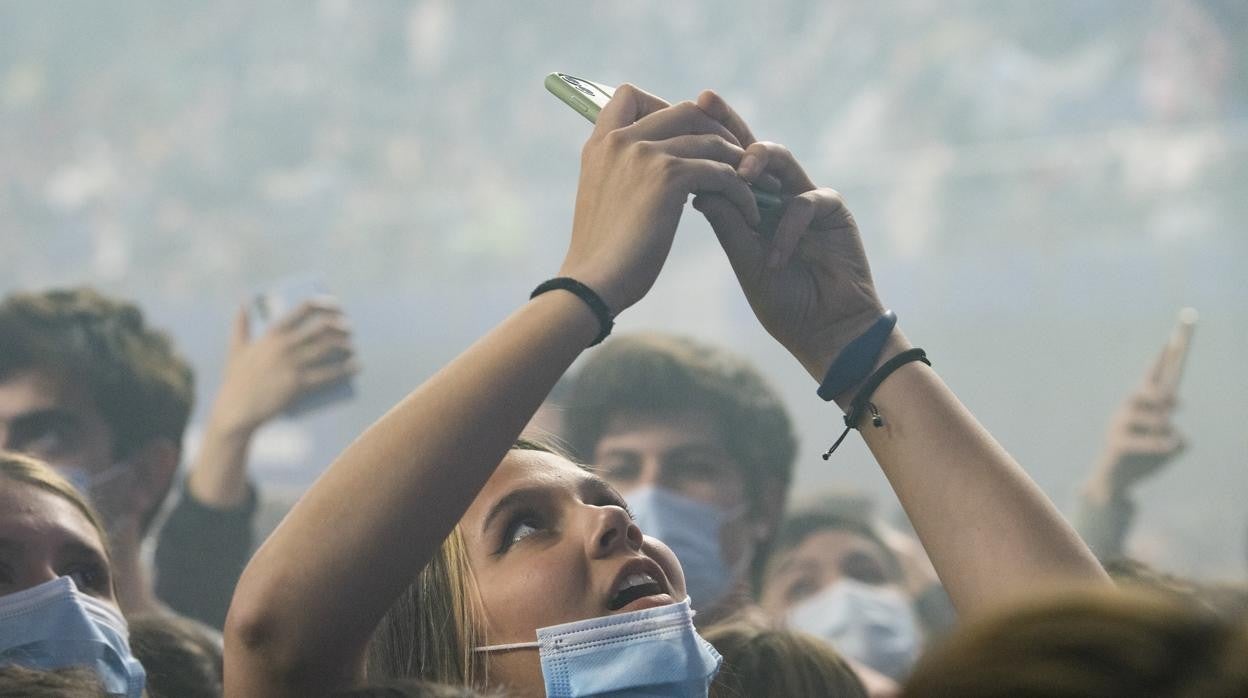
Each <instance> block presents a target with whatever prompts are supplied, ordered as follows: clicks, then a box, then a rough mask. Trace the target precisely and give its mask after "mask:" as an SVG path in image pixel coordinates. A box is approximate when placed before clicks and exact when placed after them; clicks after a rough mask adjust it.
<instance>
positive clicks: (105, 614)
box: [0, 577, 146, 698]
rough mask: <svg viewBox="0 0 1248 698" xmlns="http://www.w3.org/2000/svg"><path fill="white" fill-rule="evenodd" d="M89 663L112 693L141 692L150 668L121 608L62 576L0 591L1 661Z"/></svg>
mask: <svg viewBox="0 0 1248 698" xmlns="http://www.w3.org/2000/svg"><path fill="white" fill-rule="evenodd" d="M5 664H16V665H19V666H25V667H30V668H32V669H59V668H62V667H69V666H80V667H86V668H87V669H89V670H91V671H93V672H94V673H95V675H96V676H97V677H98V678H99V679H100V683H101V685H102V686H103V688H104V691H105V692H106V693H109V694H115V695H124V696H127V697H128V698H139V697H140V696H141V695H142V694H143V685H144V683H145V681H146V674H145V673H144V672H143V665H142V664H140V663H139V660H137V659H135V658H134V657H133V656H132V655H131V654H130V641H129V630H128V628H127V626H126V621H125V619H124V618H122V616H121V613H119V612H118V611H117V609H115V608H113V607H112V606H109V605H108V604H106V603H104V602H103V601H100V600H99V599H97V598H95V597H93V596H89V595H87V594H83V593H82V592H80V591H78V588H77V587H76V586H74V581H73V580H72V579H70V578H69V577H58V578H56V579H53V580H51V581H48V582H44V583H43V584H39V585H37V586H33V587H31V588H29V589H24V590H22V591H19V592H15V593H12V594H8V595H6V596H0V666H3V665H5Z"/></svg>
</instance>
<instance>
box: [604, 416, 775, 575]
mask: <svg viewBox="0 0 1248 698" xmlns="http://www.w3.org/2000/svg"><path fill="white" fill-rule="evenodd" d="M594 463H595V464H596V465H598V466H599V467H600V468H601V471H600V474H601V475H602V477H603V478H605V479H606V480H607V482H609V483H611V484H612V485H613V486H614V487H615V488H616V489H617V490H619V491H620V492H621V493H622V494H623V495H624V496H625V497H628V495H629V493H630V492H631V491H633V490H635V489H637V488H639V487H643V486H646V485H652V486H657V487H661V488H664V489H667V490H669V491H672V492H675V493H677V494H680V495H683V496H685V497H688V498H689V499H692V500H695V501H698V502H701V503H703V504H709V505H711V506H713V507H715V508H717V509H719V510H720V511H722V512H725V513H728V514H731V513H733V512H737V511H741V510H742V509H744V508H746V504H747V503H748V501H749V500H748V498H747V496H746V479H745V476H744V474H743V472H742V466H741V464H740V463H739V462H738V461H737V460H736V459H735V458H734V457H733V456H732V455H731V454H730V453H729V452H728V450H727V448H725V446H724V438H723V437H722V435H721V434H720V429H719V426H718V425H717V424H716V423H715V421H714V420H713V419H712V418H711V417H710V415H708V414H706V413H704V412H699V411H696V410H680V411H666V412H641V411H632V410H629V411H622V412H617V413H616V414H614V415H612V416H611V418H610V419H608V421H607V426H606V429H605V430H604V431H603V436H602V438H601V439H599V440H598V444H597V445H596V447H595V448H594ZM752 530H757V527H756V526H754V525H752V523H751V522H750V521H749V520H748V517H733V520H731V521H730V522H729V523H728V524H727V525H725V526H724V528H723V530H721V532H720V551H721V555H722V557H723V560H724V562H725V563H727V564H729V565H732V564H733V563H735V562H736V561H737V560H738V559H739V558H740V556H741V555H742V554H745V553H746V552H747V550H748V548H749V544H750V543H751V542H752V541H751V538H752V537H753V536H752V534H751V531H752Z"/></svg>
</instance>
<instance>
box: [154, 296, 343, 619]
mask: <svg viewBox="0 0 1248 698" xmlns="http://www.w3.org/2000/svg"><path fill="white" fill-rule="evenodd" d="M356 368H357V367H356V364H355V359H354V349H353V347H352V344H351V333H350V331H349V329H348V327H347V325H346V320H345V318H344V316H343V313H342V310H341V309H340V308H339V307H338V305H337V304H336V303H335V302H334V301H333V299H332V298H329V297H324V298H317V299H314V300H311V301H308V302H306V303H304V304H303V305H302V306H300V307H298V308H296V309H295V310H294V311H292V312H291V313H290V314H289V315H288V316H287V317H285V318H283V319H281V320H279V321H278V322H277V323H276V324H275V325H274V326H273V327H272V328H270V329H269V330H268V331H266V332H265V333H264V334H263V335H261V336H259V337H251V336H250V335H249V328H248V322H247V315H246V312H245V311H243V310H241V309H240V310H239V311H238V314H237V315H236V316H235V318H234V322H233V327H232V331H231V336H230V348H229V353H228V355H227V359H226V366H225V372H224V376H223V379H222V383H221V388H220V390H219V391H218V394H217V398H216V401H215V402H214V403H213V405H212V411H211V413H210V416H209V418H208V423H207V426H206V428H205V429H204V438H203V442H202V444H201V445H200V448H199V454H198V455H197V456H196V458H195V461H194V464H193V465H192V466H191V468H190V471H189V473H188V475H187V478H186V484H185V491H184V492H183V495H182V498H181V499H180V500H179V502H178V505H177V507H176V508H175V509H174V510H173V513H172V514H170V516H169V519H168V520H167V521H166V523H165V525H164V526H163V527H162V528H161V531H160V536H159V538H158V540H157V545H156V565H157V568H158V569H159V571H160V574H159V575H157V578H156V591H157V593H158V594H159V596H160V598H161V599H162V600H163V601H165V602H166V603H168V604H169V605H170V606H171V607H173V608H174V609H177V611H178V612H180V613H183V614H186V615H189V616H191V617H193V618H196V619H198V620H200V621H203V622H205V623H208V624H209V625H211V626H213V627H215V628H221V627H223V626H224V624H225V615H226V611H227V610H228V609H229V607H230V599H231V598H232V597H233V594H234V585H235V584H236V583H237V582H238V577H239V575H241V574H242V571H243V567H244V566H246V564H247V560H248V559H249V558H250V557H251V553H252V547H253V545H252V544H253V540H254V534H253V530H252V526H253V524H254V518H255V513H256V504H257V502H256V500H257V495H256V492H255V490H254V488H252V487H251V485H250V484H249V480H248V477H247V462H248V460H247V457H248V450H249V447H250V445H251V440H252V437H253V436H254V435H255V433H256V430H257V429H259V428H260V426H261V425H263V424H264V423H265V422H268V421H269V420H271V419H273V418H274V417H276V416H277V415H278V414H279V413H281V412H282V411H283V410H286V409H289V408H290V407H291V406H292V405H294V404H295V403H296V402H298V401H299V400H300V399H301V398H303V397H304V396H306V395H309V394H311V393H313V392H315V391H317V390H321V389H324V388H326V387H328V386H332V385H334V384H335V383H337V382H339V381H342V380H346V379H347V378H348V377H349V376H351V375H352V374H353V373H355V371H356Z"/></svg>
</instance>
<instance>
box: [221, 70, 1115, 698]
mask: <svg viewBox="0 0 1248 698" xmlns="http://www.w3.org/2000/svg"><path fill="white" fill-rule="evenodd" d="M743 144H748V145H747V147H746V148H744V149H743V148H742V147H741V145H743ZM764 174H766V175H767V176H769V177H774V178H776V179H777V181H778V182H779V184H780V186H781V187H782V192H783V194H784V195H785V197H786V199H787V203H786V204H785V206H784V211H783V213H782V214H781V215H780V216H779V218H778V222H777V223H775V226H774V227H771V226H770V225H769V224H768V227H766V228H761V231H762V232H761V233H760V226H763V225H764V223H763V219H762V217H761V215H760V213H759V211H758V208H757V204H756V203H755V199H754V196H753V194H752V193H751V191H750V189H749V187H748V186H747V185H746V181H755V180H757V179H759V178H760V177H761V176H762V175H764ZM694 192H697V198H695V199H694V203H695V206H696V207H697V208H698V210H700V211H702V212H703V213H704V215H706V216H707V218H708V219H709V220H710V222H711V224H712V226H713V227H714V228H715V230H716V233H717V235H718V236H719V237H720V240H721V242H722V244H723V247H724V248H725V251H726V253H727V255H728V258H729V260H730V262H731V263H732V265H733V268H734V269H735V270H736V271H737V276H738V279H739V280H740V282H741V285H742V288H743V290H744V291H745V292H746V295H747V297H748V299H749V301H750V304H751V306H752V307H753V308H754V310H755V313H756V315H757V316H758V318H759V320H760V321H761V323H762V324H763V326H764V327H765V328H767V329H768V330H769V331H770V332H771V333H772V335H773V336H775V337H776V338H777V339H778V340H780V342H781V343H782V344H783V345H784V346H785V348H786V349H787V350H788V351H789V353H790V354H792V355H793V357H794V358H795V359H797V360H798V361H799V363H801V364H802V365H803V366H804V367H806V368H807V370H808V372H809V373H810V374H811V375H812V377H814V379H815V380H816V381H822V380H823V378H824V376H825V375H826V374H827V373H828V369H829V368H830V367H831V366H832V364H833V359H834V357H836V356H838V354H840V352H841V351H842V350H844V349H845V348H846V347H848V346H849V345H850V344H851V343H853V342H854V341H855V339H856V338H857V337H860V336H862V335H863V333H864V331H865V330H866V329H867V328H868V327H872V326H875V324H876V323H877V322H878V321H879V319H880V317H881V315H882V314H883V307H882V305H881V303H880V301H879V299H878V297H877V296H876V294H875V290H874V284H873V282H872V280H871V276H870V271H869V267H868V265H867V261H866V255H865V252H864V251H863V249H862V243H861V240H860V238H859V235H858V231H857V227H856V225H855V224H854V222H853V218H852V216H850V215H849V212H848V210H847V209H846V208H845V206H844V204H843V203H842V202H841V200H840V198H839V196H838V195H836V194H835V192H832V191H831V190H828V189H821V188H817V187H815V186H814V184H813V183H811V182H810V181H809V179H807V178H806V175H805V173H804V172H803V171H802V169H801V167H800V165H798V163H797V162H796V160H794V159H793V158H792V156H791V155H790V154H788V152H787V151H785V150H783V149H782V148H780V147H779V146H775V145H774V144H766V143H754V142H753V138H752V137H750V136H749V132H748V129H747V128H746V127H745V126H744V124H743V123H742V122H741V121H740V118H739V117H738V116H737V115H736V114H735V112H733V111H732V110H731V109H730V108H729V107H728V106H727V105H726V104H725V103H724V102H723V100H721V99H720V98H719V97H718V96H717V95H715V94H714V93H711V92H704V93H703V94H702V95H700V96H699V98H698V102H696V103H694V102H683V103H681V104H677V105H674V106H672V105H668V104H666V103H665V102H663V101H662V100H659V99H657V98H655V97H653V96H651V95H648V94H646V93H644V92H642V91H640V90H638V89H636V88H634V87H632V86H630V85H623V86H621V87H620V88H619V89H617V90H616V92H615V95H614V97H613V98H612V99H611V101H610V103H608V104H607V105H606V106H605V107H604V108H603V110H602V112H601V113H600V114H599V116H598V120H597V123H596V125H595V127H594V131H593V134H592V135H591V136H590V138H589V140H588V141H587V143H586V145H585V148H584V150H583V153H582V158H581V177H580V184H579V186H578V190H577V202H576V211H575V214H574V216H573V222H572V235H571V241H570V243H569V245H568V248H567V253H566V256H565V257H564V259H563V263H562V265H561V266H560V268H559V272H558V275H557V276H556V277H555V278H554V279H551V280H549V281H547V282H544V283H542V284H540V285H539V286H538V287H537V289H536V290H535V292H534V293H533V294H532V295H531V297H530V299H529V300H528V301H526V302H523V303H521V304H520V307H518V308H517V309H516V310H515V311H514V312H513V313H512V314H511V315H510V316H509V317H508V318H506V319H505V320H503V321H502V322H501V323H500V324H499V325H498V326H497V327H496V328H494V329H493V330H492V331H490V332H489V333H488V334H487V335H485V336H484V337H482V338H481V339H480V340H479V341H477V342H476V343H474V344H473V345H472V346H471V347H469V348H467V349H466V350H465V351H464V352H463V353H461V354H460V355H459V356H457V357H456V358H455V359H453V360H452V361H451V362H450V363H448V364H447V365H446V366H444V367H442V368H441V369H440V370H439V371H438V372H437V373H436V374H434V375H433V376H431V377H430V378H429V379H428V380H427V381H425V382H424V383H423V384H422V385H420V386H419V387H417V388H415V389H414V390H413V391H412V392H411V393H410V394H409V395H407V396H406V397H405V398H404V399H403V400H402V401H400V402H399V403H398V404H397V405H395V406H394V407H393V408H391V409H390V410H389V411H387V412H386V413H385V414H384V415H383V416H382V417H381V418H380V419H378V420H377V422H375V423H374V424H373V425H372V426H371V427H369V428H368V430H366V431H365V432H364V433H363V434H362V435H361V436H360V437H359V438H357V439H356V440H355V441H354V442H353V443H352V444H351V445H350V446H348V447H347V449H346V450H345V451H344V452H343V453H342V454H341V455H340V456H339V457H338V458H337V459H336V460H335V461H334V462H333V463H332V464H331V465H330V466H329V468H328V469H327V470H326V471H325V472H324V473H323V474H322V475H321V477H320V478H318V479H317V481H316V482H315V483H314V484H313V485H312V487H311V488H310V489H309V490H308V492H307V493H306V494H305V495H304V496H303V498H301V499H300V500H299V502H298V503H297V504H296V505H295V507H294V508H293V509H292V510H291V512H290V514H289V515H288V516H287V517H286V519H285V520H284V521H283V522H282V525H281V526H279V527H278V528H277V530H276V531H274V532H273V535H272V536H270V538H269V539H268V540H267V541H265V543H264V545H262V546H261V547H260V549H259V550H258V551H257V553H256V555H255V556H254V557H253V558H252V560H251V562H250V563H248V565H247V569H246V570H245V571H244V573H243V576H242V579H241V580H240V581H239V586H238V590H237V591H236V592H235V596H234V601H233V603H232V604H231V606H230V613H229V617H228V619H227V622H226V643H225V647H226V671H225V676H226V694H227V695H229V696H253V695H264V696H287V695H290V696H293V695H306V694H309V693H328V692H331V691H333V690H341V689H343V688H347V687H350V686H354V685H357V684H359V683H360V682H361V680H362V679H363V678H364V677H365V675H366V673H367V676H368V677H369V678H370V679H390V678H419V679H424V680H431V681H435V682H439V683H452V684H459V685H466V686H470V687H472V688H478V689H480V688H485V689H492V688H500V689H502V690H504V691H506V692H507V694H508V695H516V696H541V695H546V696H548V697H549V698H560V697H561V696H585V695H602V694H607V695H664V696H696V697H702V698H704V697H705V696H706V694H707V691H708V687H709V685H710V682H711V681H712V679H713V677H714V675H715V673H716V671H717V670H718V667H719V664H720V661H721V660H720V657H719V655H718V653H717V652H716V651H715V650H714V648H713V647H711V646H710V645H709V643H707V642H706V640H705V639H704V638H703V637H702V636H701V635H699V633H698V629H697V628H695V627H694V625H693V612H692V609H691V608H690V606H689V598H688V593H687V591H686V587H685V581H684V575H683V573H682V571H681V564H680V562H679V561H678V560H677V559H676V557H675V555H673V554H672V552H671V550H670V549H669V548H668V547H667V546H665V545H664V544H663V542H662V541H660V540H658V539H656V538H653V537H650V536H648V535H646V534H645V533H644V532H643V531H642V530H641V529H640V528H639V527H638V526H637V524H636V522H635V521H634V520H633V518H632V517H631V516H630V515H629V512H628V510H627V504H626V502H625V500H624V498H623V497H622V495H621V494H620V493H619V492H617V491H616V490H615V488H613V487H612V486H611V485H610V484H609V483H607V482H605V481H604V480H602V479H601V478H599V477H596V476H595V475H593V474H592V473H591V472H587V470H586V469H585V468H582V467H579V466H577V465H576V464H575V463H573V462H570V461H568V460H567V459H566V458H563V457H561V456H559V455H557V454H554V453H550V452H548V451H541V450H533V449H532V448H520V447H518V444H517V437H518V436H519V435H520V433H521V431H522V429H523V428H524V427H525V425H526V424H527V423H528V422H529V421H530V419H531V418H532V416H533V414H534V413H535V412H536V411H537V409H538V407H539V406H540V404H541V403H542V401H543V400H544V399H545V398H546V396H547V395H548V394H549V392H550V390H551V388H552V387H553V386H554V385H555V383H556V381H558V380H559V378H560V376H562V375H563V374H564V372H566V371H567V369H568V368H569V367H570V366H571V364H572V362H573V361H574V360H575V359H576V358H577V357H578V356H580V355H581V353H582V352H583V351H585V350H586V348H588V347H590V346H592V345H594V344H597V343H598V342H599V341H601V340H602V339H603V338H604V337H605V336H606V335H607V334H609V332H610V329H611V327H612V324H613V318H614V317H615V316H616V315H618V314H619V313H621V312H624V311H626V310H627V309H628V308H629V307H630V306H632V305H633V304H634V303H637V302H638V301H639V300H641V299H642V297H644V296H645V295H646V294H647V293H648V292H649V290H650V289H651V287H652V286H653V285H654V282H655V280H656V279H657V277H658V274H659V271H660V269H661V268H662V265H663V262H664V260H665V258H666V256H667V254H668V251H669V250H670V249H671V245H672V241H673V238H674V235H675V233H676V226H677V223H678V222H679V220H680V217H681V214H682V212H683V210H684V204H685V202H686V200H687V199H688V197H689V196H690V195H691V194H692V193H694ZM769 259H771V260H773V261H771V262H768V260H769ZM884 339H885V345H884V346H883V347H881V348H880V353H879V354H878V355H877V356H874V357H872V360H871V361H869V362H868V364H870V363H871V362H872V361H874V362H875V366H874V368H872V367H871V366H870V365H868V367H867V368H868V369H869V370H872V371H873V372H875V371H878V370H879V369H880V368H882V367H884V366H889V367H890V370H892V369H896V370H893V371H892V373H891V374H889V375H888V376H887V380H882V382H880V383H879V384H878V385H876V386H874V387H875V390H874V392H873V393H872V394H871V402H872V404H873V406H874V407H875V408H876V409H877V410H878V413H879V415H882V416H881V417H880V420H879V426H878V427H875V428H871V427H869V426H868V427H865V429H864V434H863V436H864V438H865V439H866V440H867V442H868V445H869V446H870V447H871V449H872V451H873V453H874V455H875V457H876V458H877V460H878V462H879V463H880V466H881V468H882V469H883V470H884V471H885V473H886V474H887V475H888V477H889V481H890V482H891V483H892V485H893V487H894V488H895V491H896V493H897V495H898V498H899V499H900V501H901V502H902V504H903V505H904V506H905V508H906V511H907V514H908V515H909V516H910V518H911V520H912V521H913V522H914V525H915V529H916V530H917V531H918V533H919V535H920V536H921V537H922V539H923V540H924V541H925V542H926V544H927V546H928V550H929V551H930V552H931V553H932V561H933V564H934V565H935V566H936V568H937V570H938V571H939V572H940V575H941V578H942V579H944V580H945V582H946V584H947V586H948V589H949V592H950V595H951V597H952V598H953V600H954V602H955V603H956V604H957V606H958V607H959V610H960V611H961V612H963V613H964V614H966V615H970V616H976V615H980V614H984V613H986V612H987V611H988V609H990V608H993V607H996V606H997V605H999V604H1001V603H1002V602H1004V601H1006V600H1008V599H1012V598H1016V597H1017V596H1019V595H1021V594H1024V593H1027V592H1030V591H1032V590H1034V589H1036V588H1043V587H1048V586H1051V585H1108V584H1109V581H1108V579H1107V578H1106V576H1105V573H1104V570H1102V569H1101V567H1100V565H1099V564H1098V563H1097V562H1096V559H1095V558H1094V557H1093V556H1092V554H1091V553H1090V552H1088V550H1087V548H1086V546H1084V545H1083V543H1082V541H1080V540H1079V538H1078V536H1076V535H1075V534H1074V532H1073V531H1072V530H1071V529H1070V528H1069V526H1067V525H1066V523H1065V521H1064V520H1063V519H1062V517H1061V516H1060V514H1058V512H1057V510H1056V508H1055V507H1053V505H1052V503H1051V502H1049V501H1048V499H1046V498H1045V496H1044V494H1043V493H1042V492H1041V491H1040V490H1039V488H1038V487H1036V486H1035V484H1034V483H1033V482H1032V481H1031V480H1030V479H1029V478H1028V477H1027V475H1026V474H1025V473H1024V472H1023V470H1022V468H1021V467H1019V466H1018V464H1017V463H1015V462H1014V460H1013V459H1012V458H1010V456H1009V455H1008V454H1006V453H1005V451H1004V449H1002V448H1001V447H1000V446H999V445H997V443H996V442H995V441H993V439H992V438H991V436H989V435H988V433H987V432H986V431H985V430H984V429H983V427H981V426H980V425H979V423H978V422H977V421H976V420H975V419H974V417H973V416H971V415H970V413H969V412H968V411H967V410H966V409H965V408H964V407H963V406H962V405H961V403H959V402H958V401H957V399H956V398H955V397H954V396H953V394H952V392H951V391H950V390H949V388H948V387H946V386H945V384H944V382H943V381H941V379H940V378H939V377H938V376H937V375H936V373H935V372H933V371H932V370H931V369H930V367H928V366H926V365H924V364H921V363H914V362H911V363H907V364H905V365H904V366H901V367H898V366H897V364H896V363H895V362H894V363H892V364H890V363H888V362H890V361H893V360H894V359H895V357H899V356H900V357H902V358H905V357H907V356H914V354H913V353H910V354H905V352H908V351H909V350H910V347H909V345H908V343H907V341H906V339H905V337H904V336H902V335H901V334H900V333H897V332H893V331H892V329H891V327H890V332H889V334H888V336H886V337H885V338H884ZM903 354H904V355H903ZM877 379H878V376H877ZM861 385H864V386H867V385H869V383H867V382H864V383H862V384H861ZM854 387H855V386H852V385H851V386H849V388H846V389H845V394H841V393H840V392H838V393H837V394H836V395H835V397H836V399H838V400H839V403H838V404H840V405H841V406H842V407H844V408H847V409H852V410H854V411H857V408H856V407H855V406H854V405H855V401H854V396H855V395H857V394H858V392H859V391H856V390H853V388H854ZM864 389H865V388H864ZM877 416H878V415H877ZM851 421H852V420H851ZM864 426H865V425H864ZM966 501H973V502H975V503H976V506H975V507H974V509H973V511H968V507H966V506H964V503H965V502H966ZM396 604H399V605H400V606H403V608H401V609H400V610H399V611H395V608H396ZM404 605H405V606H404ZM383 620H385V621H387V622H388V623H390V626H391V627H389V628H386V629H384V630H383V631H382V632H377V631H378V626H379V624H381V623H382V622H383ZM370 645H374V646H376V645H388V647H382V648H377V649H375V648H371V647H370ZM377 653H381V654H384V655H386V656H387V661H388V666H390V667H391V668H392V670H393V675H388V676H376V675H375V674H374V673H373V672H372V668H373V664H372V659H373V657H374V656H375V655H376V654H377Z"/></svg>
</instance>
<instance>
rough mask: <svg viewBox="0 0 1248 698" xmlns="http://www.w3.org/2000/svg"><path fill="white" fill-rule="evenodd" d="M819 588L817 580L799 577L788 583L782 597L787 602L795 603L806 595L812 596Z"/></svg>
mask: <svg viewBox="0 0 1248 698" xmlns="http://www.w3.org/2000/svg"><path fill="white" fill-rule="evenodd" d="M819 589H820V585H819V583H818V582H815V581H813V580H809V579H799V580H797V581H796V582H793V584H791V585H789V588H788V590H786V591H785V592H784V598H785V600H786V601H788V602H789V603H795V602H797V601H801V600H802V599H804V598H806V597H807V596H813V595H814V593H815V592H817V591H819Z"/></svg>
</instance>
